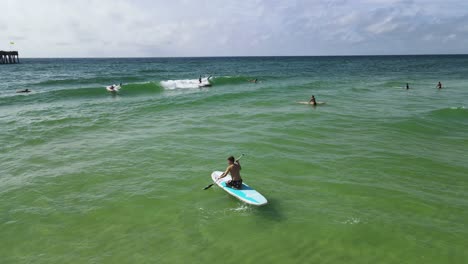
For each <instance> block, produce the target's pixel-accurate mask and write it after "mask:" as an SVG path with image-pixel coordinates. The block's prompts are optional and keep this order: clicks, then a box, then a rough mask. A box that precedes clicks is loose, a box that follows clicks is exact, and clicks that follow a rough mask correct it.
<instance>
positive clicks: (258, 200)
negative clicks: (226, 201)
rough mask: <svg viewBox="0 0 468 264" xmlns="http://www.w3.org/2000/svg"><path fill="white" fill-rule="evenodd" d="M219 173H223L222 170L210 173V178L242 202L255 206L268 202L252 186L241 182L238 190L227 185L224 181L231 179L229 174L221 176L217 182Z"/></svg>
mask: <svg viewBox="0 0 468 264" xmlns="http://www.w3.org/2000/svg"><path fill="white" fill-rule="evenodd" d="M221 174H223V172H222V171H214V172H213V173H212V174H211V179H213V181H214V182H215V183H216V184H217V185H218V186H219V187H221V188H222V189H223V190H225V191H226V192H227V193H229V194H230V195H232V196H234V197H236V198H237V199H239V200H241V201H243V202H244V203H247V204H252V205H256V206H261V205H265V204H267V203H268V201H267V199H266V198H265V197H263V195H261V194H260V193H259V192H257V191H256V190H254V189H253V188H252V187H250V186H248V185H247V184H245V183H242V189H240V190H237V189H234V188H231V187H227V186H226V182H227V181H230V180H231V175H228V176H226V177H224V178H222V179H221V180H219V181H218V182H216V180H217V179H218V177H219V176H221Z"/></svg>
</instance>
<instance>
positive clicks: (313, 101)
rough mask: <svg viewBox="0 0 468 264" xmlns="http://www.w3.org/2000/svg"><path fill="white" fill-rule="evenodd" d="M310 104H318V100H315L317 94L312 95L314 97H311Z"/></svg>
mask: <svg viewBox="0 0 468 264" xmlns="http://www.w3.org/2000/svg"><path fill="white" fill-rule="evenodd" d="M309 104H311V105H314V106H315V105H317V101H315V96H313V95H312V97H311V98H310V101H309Z"/></svg>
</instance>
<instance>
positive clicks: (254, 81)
mask: <svg viewBox="0 0 468 264" xmlns="http://www.w3.org/2000/svg"><path fill="white" fill-rule="evenodd" d="M249 82H251V83H257V82H258V79H255V80H249Z"/></svg>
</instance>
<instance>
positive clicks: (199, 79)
mask: <svg viewBox="0 0 468 264" xmlns="http://www.w3.org/2000/svg"><path fill="white" fill-rule="evenodd" d="M198 82H199V83H200V84H201V75H200V77H199V78H198Z"/></svg>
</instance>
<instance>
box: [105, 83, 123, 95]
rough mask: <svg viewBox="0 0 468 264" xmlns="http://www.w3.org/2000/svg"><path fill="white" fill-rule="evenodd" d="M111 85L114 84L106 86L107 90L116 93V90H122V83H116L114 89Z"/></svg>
mask: <svg viewBox="0 0 468 264" xmlns="http://www.w3.org/2000/svg"><path fill="white" fill-rule="evenodd" d="M111 86H112V85H110V86H106V90H107V91H108V92H112V93H115V92H118V91H119V90H120V85H114V89H113V90H112V89H111Z"/></svg>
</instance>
